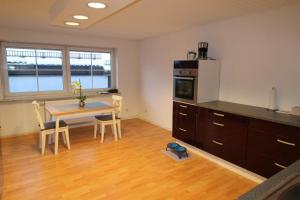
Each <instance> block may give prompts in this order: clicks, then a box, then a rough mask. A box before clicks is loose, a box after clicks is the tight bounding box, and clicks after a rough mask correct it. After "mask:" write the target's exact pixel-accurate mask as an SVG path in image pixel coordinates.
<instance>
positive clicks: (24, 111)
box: [0, 27, 140, 137]
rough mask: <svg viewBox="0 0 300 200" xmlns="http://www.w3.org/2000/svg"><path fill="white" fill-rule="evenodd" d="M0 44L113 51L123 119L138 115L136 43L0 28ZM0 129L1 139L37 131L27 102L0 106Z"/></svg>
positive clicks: (4, 103) (30, 107)
mask: <svg viewBox="0 0 300 200" xmlns="http://www.w3.org/2000/svg"><path fill="white" fill-rule="evenodd" d="M0 41H13V42H27V43H46V44H61V45H73V46H86V47H99V48H116V49H117V62H118V63H117V66H118V70H117V80H118V88H119V90H120V92H121V93H122V95H123V97H124V114H123V116H124V117H125V118H132V117H136V116H137V115H138V113H139V102H140V100H139V66H138V57H137V56H138V53H137V42H136V41H131V40H121V39H110V38H101V37H89V36H75V35H70V34H63V33H61V34H60V33H50V32H32V31H27V30H19V29H10V28H1V27H0ZM0 125H1V126H2V130H1V135H2V136H4V137H5V136H11V135H16V134H24V133H32V132H35V131H37V124H36V119H35V115H34V112H33V109H32V105H31V104H30V102H0Z"/></svg>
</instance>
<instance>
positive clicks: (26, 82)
mask: <svg viewBox="0 0 300 200" xmlns="http://www.w3.org/2000/svg"><path fill="white" fill-rule="evenodd" d="M6 61H7V71H8V90H9V92H10V93H15V92H43V91H59V90H63V67H62V52H61V51H59V50H43V49H23V48H6Z"/></svg>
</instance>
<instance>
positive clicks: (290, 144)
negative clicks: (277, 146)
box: [277, 139, 296, 146]
mask: <svg viewBox="0 0 300 200" xmlns="http://www.w3.org/2000/svg"><path fill="white" fill-rule="evenodd" d="M277 142H278V143H281V144H286V145H289V146H296V144H295V143H291V142H287V141H284V140H280V139H277Z"/></svg>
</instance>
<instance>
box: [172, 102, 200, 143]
mask: <svg viewBox="0 0 300 200" xmlns="http://www.w3.org/2000/svg"><path fill="white" fill-rule="evenodd" d="M197 110H198V107H197V106H194V105H190V104H184V103H178V102H174V104H173V137H175V138H177V139H179V140H182V141H184V142H186V143H188V144H192V145H196V139H195V138H196V131H197V128H196V121H197V113H198V111H197Z"/></svg>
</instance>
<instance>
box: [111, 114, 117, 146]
mask: <svg viewBox="0 0 300 200" xmlns="http://www.w3.org/2000/svg"><path fill="white" fill-rule="evenodd" d="M112 119H113V132H114V136H115V141H118V134H117V123H116V113H115V111H112Z"/></svg>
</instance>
